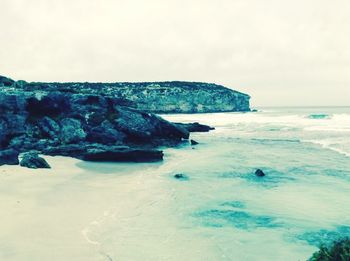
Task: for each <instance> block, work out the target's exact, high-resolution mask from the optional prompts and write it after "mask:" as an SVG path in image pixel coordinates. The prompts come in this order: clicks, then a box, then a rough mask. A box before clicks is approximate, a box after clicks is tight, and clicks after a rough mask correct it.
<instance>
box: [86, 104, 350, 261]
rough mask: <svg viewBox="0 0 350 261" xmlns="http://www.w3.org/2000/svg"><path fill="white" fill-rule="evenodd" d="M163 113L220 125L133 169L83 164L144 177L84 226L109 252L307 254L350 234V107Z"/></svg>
mask: <svg viewBox="0 0 350 261" xmlns="http://www.w3.org/2000/svg"><path fill="white" fill-rule="evenodd" d="M163 117H164V118H166V119H168V120H171V121H174V122H194V121H198V122H201V123H204V124H209V125H211V126H215V127H216V130H215V131H212V132H209V133H195V134H192V138H193V139H195V140H196V141H198V142H199V143H200V144H199V145H197V146H193V147H191V146H190V145H189V144H184V145H182V146H180V147H178V148H171V149H165V161H164V162H163V163H160V164H159V163H157V164H143V165H139V166H133V167H132V168H133V169H132V173H129V172H130V171H129V170H128V168H129V167H130V165H123V167H120V166H121V165H119V170H118V171H117V170H116V168H115V165H113V164H112V165H106V164H102V165H101V164H98V165H92V164H91V163H82V164H83V165H84V166H83V167H85V168H86V169H89V171H93V168H94V167H93V166H97V168H96V170H95V172H99V173H101V170H103V169H104V170H105V174H104V175H107V174H108V175H109V174H112V175H113V173H119V174H120V173H123V175H124V176H125V175H126V176H128V175H130V176H131V175H132V177H133V179H134V180H137V182H138V183H139V185H140V184H142V186H141V188H140V187H139V188H138V189H135V191H134V192H133V193H130V194H129V195H128V196H127V197H125V200H123V204H124V208H123V209H124V210H125V211H120V208H118V209H113V206H111V208H110V209H109V210H106V212H104V214H103V215H101V216H100V218H99V219H98V220H95V221H93V222H91V224H89V225H87V226H86V227H85V229H84V230H83V234H84V236H85V237H86V240H88V241H89V243H90V244H92V245H95V246H96V247H97V248H98V251H99V252H100V253H101V254H102V255H105V256H106V257H107V258H110V259H109V260H306V259H307V258H308V257H310V256H311V255H312V253H313V252H314V251H316V250H317V247H318V246H319V245H320V244H322V243H327V242H330V241H332V240H334V239H336V238H339V237H344V236H350V108H297V109H296V108H263V109H262V111H260V112H256V113H216V114H196V115H192V114H188V115H163ZM121 168H122V169H121ZM257 168H261V169H263V170H264V171H265V173H266V176H265V177H263V178H258V177H255V175H254V171H255V170H256V169H257ZM176 173H183V174H186V175H187V176H188V177H189V179H188V180H183V181H181V180H176V179H174V178H173V175H174V174H176ZM95 174H96V173H95ZM106 260H108V259H106Z"/></svg>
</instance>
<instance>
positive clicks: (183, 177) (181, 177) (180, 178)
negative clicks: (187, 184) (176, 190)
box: [174, 173, 189, 180]
mask: <svg viewBox="0 0 350 261" xmlns="http://www.w3.org/2000/svg"><path fill="white" fill-rule="evenodd" d="M174 178H176V179H179V180H188V179H189V177H188V176H187V175H185V174H182V173H177V174H175V175H174Z"/></svg>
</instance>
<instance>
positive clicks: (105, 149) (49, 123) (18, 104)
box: [0, 77, 209, 165]
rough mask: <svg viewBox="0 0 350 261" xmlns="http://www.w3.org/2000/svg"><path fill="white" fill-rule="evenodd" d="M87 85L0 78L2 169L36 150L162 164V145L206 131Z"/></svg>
mask: <svg viewBox="0 0 350 261" xmlns="http://www.w3.org/2000/svg"><path fill="white" fill-rule="evenodd" d="M88 85H89V84H87V85H85V84H83V85H82V86H81V88H80V87H79V86H75V87H74V85H70V84H68V85H67V88H63V86H65V85H64V84H63V85H61V84H57V85H56V84H27V83H25V82H23V81H17V82H15V81H13V80H11V79H9V78H6V77H0V165H1V164H18V159H17V156H18V153H20V152H26V151H32V150H35V151H38V152H40V153H43V154H47V155H63V156H72V157H76V158H79V159H83V160H98V161H103V160H106V161H155V160H161V159H162V157H163V154H162V152H161V151H158V150H155V149H156V148H157V147H159V146H169V145H175V144H178V143H180V142H182V141H183V140H188V138H189V132H191V131H194V130H193V128H195V129H197V130H199V131H201V130H202V129H203V128H202V127H203V126H198V125H196V124H194V125H179V124H175V123H171V122H168V121H166V120H164V119H162V118H161V117H159V116H157V115H155V114H152V113H149V112H145V111H141V110H137V109H135V108H131V107H130V104H131V105H132V104H134V103H133V102H130V101H129V100H126V99H124V98H123V97H119V96H115V95H110V93H108V94H105V93H104V92H103V91H101V90H100V88H95V87H86V86H88ZM56 86H58V88H56ZM84 86H85V87H84ZM101 89H103V88H102V87H101ZM104 91H106V92H107V90H104ZM208 130H209V129H208Z"/></svg>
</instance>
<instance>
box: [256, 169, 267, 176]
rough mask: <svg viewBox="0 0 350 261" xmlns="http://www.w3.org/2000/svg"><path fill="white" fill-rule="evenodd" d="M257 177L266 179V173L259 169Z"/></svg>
mask: <svg viewBox="0 0 350 261" xmlns="http://www.w3.org/2000/svg"><path fill="white" fill-rule="evenodd" d="M255 176H257V177H264V176H265V173H264V172H263V171H262V170H261V169H257V170H256V171H255Z"/></svg>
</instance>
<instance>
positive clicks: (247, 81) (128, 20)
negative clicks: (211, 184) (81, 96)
mask: <svg viewBox="0 0 350 261" xmlns="http://www.w3.org/2000/svg"><path fill="white" fill-rule="evenodd" d="M0 3H1V16H0V31H1V36H0V75H5V76H8V77H10V78H13V79H15V80H19V79H23V80H26V81H29V82H30V81H84V82H85V81H92V82H118V81H170V80H183V81H201V82H211V83H217V84H222V85H224V86H226V87H229V88H232V89H236V90H239V91H242V92H245V93H248V94H249V95H251V97H252V99H251V103H252V105H253V107H259V106H335V105H337V106H350V1H349V0H215V1H214V0H147V1H146V0H30V1H28V0H0Z"/></svg>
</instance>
